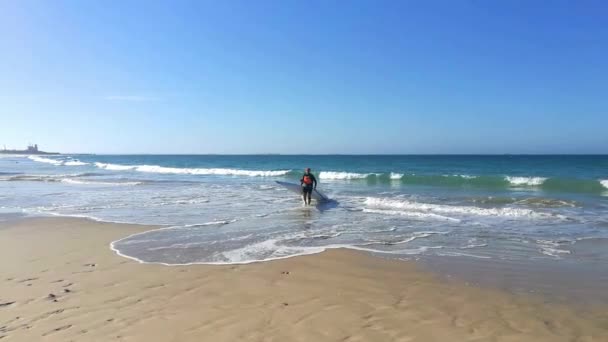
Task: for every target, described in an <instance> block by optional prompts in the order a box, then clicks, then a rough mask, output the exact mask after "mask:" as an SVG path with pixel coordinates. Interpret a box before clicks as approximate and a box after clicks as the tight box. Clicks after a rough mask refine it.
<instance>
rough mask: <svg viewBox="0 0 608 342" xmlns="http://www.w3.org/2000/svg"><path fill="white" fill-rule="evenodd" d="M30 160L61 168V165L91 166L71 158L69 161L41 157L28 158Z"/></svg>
mask: <svg viewBox="0 0 608 342" xmlns="http://www.w3.org/2000/svg"><path fill="white" fill-rule="evenodd" d="M28 159H30V160H33V161H35V162H38V163H47V164H53V165H57V166H60V165H65V166H82V165H89V163H85V162H82V161H80V160H78V159H72V158H71V157H68V159H67V160H62V159H52V158H45V157H39V156H28Z"/></svg>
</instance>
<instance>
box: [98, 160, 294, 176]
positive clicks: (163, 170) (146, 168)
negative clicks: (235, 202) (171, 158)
mask: <svg viewBox="0 0 608 342" xmlns="http://www.w3.org/2000/svg"><path fill="white" fill-rule="evenodd" d="M95 166H97V167H98V168H100V169H105V170H112V171H130V170H132V171H138V172H147V173H159V174H177V175H221V176H251V177H276V176H284V175H286V174H287V173H289V172H290V170H276V171H258V170H239V169H224V168H178V167H164V166H158V165H118V164H106V163H95Z"/></svg>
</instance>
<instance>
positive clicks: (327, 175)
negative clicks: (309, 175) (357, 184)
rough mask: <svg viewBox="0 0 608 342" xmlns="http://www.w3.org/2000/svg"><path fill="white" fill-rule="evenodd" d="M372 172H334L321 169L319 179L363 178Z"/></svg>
mask: <svg viewBox="0 0 608 342" xmlns="http://www.w3.org/2000/svg"><path fill="white" fill-rule="evenodd" d="M371 175H373V173H356V172H335V171H321V173H319V178H321V179H336V180H338V179H346V180H348V179H365V178H367V177H369V176H371Z"/></svg>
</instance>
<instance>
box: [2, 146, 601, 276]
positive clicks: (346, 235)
mask: <svg viewBox="0 0 608 342" xmlns="http://www.w3.org/2000/svg"><path fill="white" fill-rule="evenodd" d="M306 167H311V168H312V169H313V173H314V174H316V175H317V178H318V180H319V185H318V189H319V190H321V191H322V192H323V193H324V194H326V195H327V196H328V197H330V198H332V199H333V200H334V201H332V202H329V203H321V204H318V205H316V206H315V205H313V206H312V207H303V206H302V201H301V199H300V198H298V196H297V195H296V194H294V193H292V192H289V191H288V190H286V189H284V188H283V187H281V186H280V185H278V184H276V183H275V181H277V180H280V181H287V182H294V183H298V182H299V179H300V177H301V174H302V170H303V169H304V168H306ZM15 213H18V214H21V215H22V214H25V215H32V216H34V215H59V216H75V217H88V218H91V219H94V220H100V221H110V222H126V223H137V224H146V225H158V226H159V228H158V229H155V230H151V231H148V232H145V233H142V234H137V235H132V236H128V237H125V238H123V239H121V240H118V241H115V242H114V243H113V244H112V248H114V249H115V250H116V251H117V252H118V253H120V254H121V255H124V256H127V257H130V258H133V259H136V260H139V261H142V262H151V263H163V264H168V265H178V264H179V265H182V264H192V263H203V264H231V263H250V262H257V261H265V260H273V259H278V258H286V257H291V256H296V255H302V254H311V253H317V252H321V251H323V250H325V249H328V248H338V247H346V248H352V249H357V250H362V251H368V252H371V253H374V254H377V255H382V256H388V257H396V258H426V257H432V258H443V259H446V260H447V259H450V258H460V259H464V260H487V261H488V262H492V260H494V261H514V262H516V263H517V262H519V263H523V262H525V263H534V262H550V263H553V264H559V263H562V264H564V265H569V266H570V267H571V266H572V265H575V266H576V265H581V266H583V265H584V266H585V267H588V266H589V265H596V266H597V267H600V268H601V267H604V268H605V265H606V262H607V261H608V255H607V253H605V252H602V250H604V251H605V250H606V249H605V247H606V246H608V156H584V155H580V156H557V155H555V156H520V155H501V156H464V155H463V156H460V155H459V156H392V155H371V156H359V155H357V156H351V155H321V156H314V155H303V156H283V155H246V156H236V155H231V156H225V155H55V156H52V155H45V156H29V157H28V156H6V155H5V156H2V157H0V215H4V216H6V215H9V214H13V215H14V214H15ZM589 246H596V247H589ZM597 246H600V247H597ZM589 248H595V249H596V251H598V252H589Z"/></svg>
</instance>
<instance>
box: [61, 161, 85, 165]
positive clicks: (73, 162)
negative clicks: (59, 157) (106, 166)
mask: <svg viewBox="0 0 608 342" xmlns="http://www.w3.org/2000/svg"><path fill="white" fill-rule="evenodd" d="M63 165H65V166H83V165H89V163H85V162H81V161H80V160H69V161H66V162H64V163H63Z"/></svg>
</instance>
